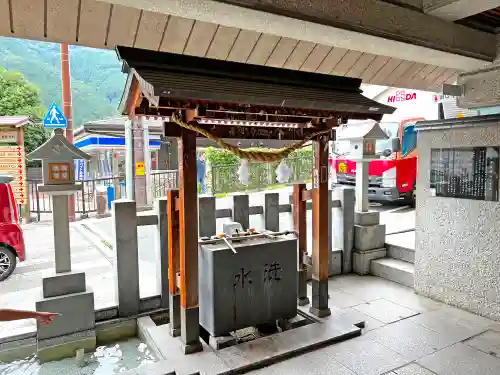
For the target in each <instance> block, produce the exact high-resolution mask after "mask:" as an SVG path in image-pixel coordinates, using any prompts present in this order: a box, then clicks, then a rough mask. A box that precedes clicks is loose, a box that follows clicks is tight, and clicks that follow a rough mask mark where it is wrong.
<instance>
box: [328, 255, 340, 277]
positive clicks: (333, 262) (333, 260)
mask: <svg viewBox="0 0 500 375" xmlns="http://www.w3.org/2000/svg"><path fill="white" fill-rule="evenodd" d="M340 274H342V250H341V249H333V250H332V253H331V254H330V258H329V259H328V277H332V276H336V275H340Z"/></svg>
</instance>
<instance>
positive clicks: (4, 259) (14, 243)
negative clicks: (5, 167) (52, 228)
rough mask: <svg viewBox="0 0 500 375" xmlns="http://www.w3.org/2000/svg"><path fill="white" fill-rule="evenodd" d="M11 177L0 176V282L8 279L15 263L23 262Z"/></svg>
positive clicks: (21, 234) (19, 228) (21, 236)
mask: <svg viewBox="0 0 500 375" xmlns="http://www.w3.org/2000/svg"><path fill="white" fill-rule="evenodd" d="M11 181H12V177H10V176H2V175H0V281H3V280H5V279H6V278H8V277H9V276H10V275H11V274H12V272H14V269H15V268H16V264H17V261H18V260H19V261H20V262H22V261H24V257H25V253H24V238H23V231H22V229H21V227H20V226H19V216H18V213H17V206H16V201H15V200H14V193H13V192H12V187H11V186H10V182H11Z"/></svg>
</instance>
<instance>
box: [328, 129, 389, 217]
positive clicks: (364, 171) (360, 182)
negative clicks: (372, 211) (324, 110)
mask: <svg viewBox="0 0 500 375" xmlns="http://www.w3.org/2000/svg"><path fill="white" fill-rule="evenodd" d="M388 138H389V137H388V136H387V134H386V133H385V132H384V131H383V130H382V128H381V127H380V125H379V123H378V122H376V121H373V120H369V121H364V122H361V123H353V124H345V125H342V126H341V127H340V129H339V130H338V131H337V139H338V140H339V141H341V140H342V141H350V143H351V149H350V152H349V159H350V160H352V161H355V162H356V206H355V210H356V212H367V211H368V180H369V176H368V163H369V162H370V161H371V160H373V159H376V158H377V155H376V153H375V144H376V142H377V140H379V139H388Z"/></svg>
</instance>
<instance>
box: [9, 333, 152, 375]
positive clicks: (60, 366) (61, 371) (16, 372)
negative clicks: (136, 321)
mask: <svg viewBox="0 0 500 375" xmlns="http://www.w3.org/2000/svg"><path fill="white" fill-rule="evenodd" d="M85 362H86V366H84V367H79V366H78V365H77V364H76V362H75V358H68V359H63V360H61V361H54V362H46V363H43V364H42V363H40V362H39V361H38V360H37V358H36V357H35V356H30V357H28V358H25V359H21V360H16V361H13V362H10V363H0V374H2V375H110V374H115V373H120V372H125V371H127V370H130V369H134V368H137V367H139V366H140V365H142V364H145V363H152V362H157V359H156V357H155V356H154V354H153V353H152V352H151V350H150V349H149V348H148V346H147V345H146V344H144V343H143V342H142V341H141V340H139V339H138V338H132V339H129V340H124V341H120V342H117V343H115V344H110V345H104V346H99V347H97V349H96V350H95V352H93V353H88V354H85Z"/></svg>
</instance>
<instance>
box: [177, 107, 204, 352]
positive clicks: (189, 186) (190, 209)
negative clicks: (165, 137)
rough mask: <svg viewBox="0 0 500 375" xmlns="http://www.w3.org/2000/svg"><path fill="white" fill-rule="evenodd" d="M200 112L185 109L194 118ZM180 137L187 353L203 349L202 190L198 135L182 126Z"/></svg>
mask: <svg viewBox="0 0 500 375" xmlns="http://www.w3.org/2000/svg"><path fill="white" fill-rule="evenodd" d="M195 115H196V111H193V110H188V111H186V112H185V121H186V122H189V121H191V120H192V119H193V118H194V117H195ZM181 129H182V130H181V134H180V138H179V186H180V189H179V201H180V211H179V219H180V223H179V224H180V225H179V227H180V294H181V301H180V302H181V339H182V343H183V347H184V352H185V353H186V354H189V353H194V352H197V351H200V350H203V347H202V345H201V342H200V338H199V334H200V332H199V307H198V189H197V179H196V134H195V133H194V132H192V131H190V130H186V129H183V128H181Z"/></svg>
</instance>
